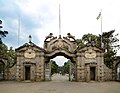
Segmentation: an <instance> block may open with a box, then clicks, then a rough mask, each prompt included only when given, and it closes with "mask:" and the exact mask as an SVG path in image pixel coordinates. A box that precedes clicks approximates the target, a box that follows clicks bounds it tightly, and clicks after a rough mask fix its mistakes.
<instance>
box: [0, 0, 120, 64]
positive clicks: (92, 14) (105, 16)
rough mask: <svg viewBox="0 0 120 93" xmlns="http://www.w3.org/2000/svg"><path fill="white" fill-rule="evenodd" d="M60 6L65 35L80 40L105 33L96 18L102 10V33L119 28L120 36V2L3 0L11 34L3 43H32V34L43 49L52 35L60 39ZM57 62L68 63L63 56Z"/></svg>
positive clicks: (1, 14)
mask: <svg viewBox="0 0 120 93" xmlns="http://www.w3.org/2000/svg"><path fill="white" fill-rule="evenodd" d="M59 4H60V11H61V12H60V15H61V35H62V36H67V33H71V34H72V35H73V36H75V38H76V39H80V38H82V36H83V35H84V34H87V33H92V34H95V35H98V34H101V20H100V19H99V20H97V19H96V17H97V16H98V15H99V12H100V11H101V10H102V31H103V32H108V31H110V30H113V29H115V33H116V34H117V33H119V31H120V11H119V10H120V5H119V4H120V1H119V0H0V19H1V20H2V21H3V27H4V28H2V30H7V31H8V33H9V34H8V35H7V37H6V38H4V39H3V42H4V43H5V44H6V45H7V46H9V47H10V46H12V47H13V48H17V47H19V46H21V45H23V44H24V43H26V42H28V36H29V35H31V36H32V42H34V43H35V44H37V45H38V46H40V47H43V44H44V40H45V37H46V36H47V35H48V34H49V33H53V35H54V36H59ZM19 31H20V32H19ZM18 32H19V39H18ZM118 39H120V35H119V36H118ZM117 54H118V55H120V51H118V53H117ZM55 60H57V61H58V64H60V65H63V63H62V62H63V61H65V62H66V61H67V59H63V58H61V57H58V58H57V57H56V59H55ZM61 60H62V62H60V61H61Z"/></svg>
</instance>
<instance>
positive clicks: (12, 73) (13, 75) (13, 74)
mask: <svg viewBox="0 0 120 93" xmlns="http://www.w3.org/2000/svg"><path fill="white" fill-rule="evenodd" d="M15 79H16V65H14V66H13V67H12V68H9V80H15Z"/></svg>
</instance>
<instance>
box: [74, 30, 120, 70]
mask: <svg viewBox="0 0 120 93" xmlns="http://www.w3.org/2000/svg"><path fill="white" fill-rule="evenodd" d="M114 33H115V30H111V31H108V32H103V33H102V35H98V36H97V35H93V34H90V33H88V34H85V35H83V37H82V39H77V40H76V41H77V45H78V46H79V47H80V46H85V45H86V44H87V43H91V44H94V45H95V46H97V47H102V48H103V49H104V62H105V64H106V66H108V67H109V68H111V67H112V64H113V61H114V58H115V56H116V54H117V50H118V49H119V48H120V45H119V44H118V42H119V39H118V38H117V36H118V34H115V35H114ZM101 36H102V38H101ZM101 41H102V44H103V46H102V44H101Z"/></svg>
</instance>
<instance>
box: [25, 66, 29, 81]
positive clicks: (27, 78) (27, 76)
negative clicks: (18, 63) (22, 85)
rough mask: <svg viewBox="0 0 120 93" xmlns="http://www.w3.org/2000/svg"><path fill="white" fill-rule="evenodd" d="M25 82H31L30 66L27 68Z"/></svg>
mask: <svg viewBox="0 0 120 93" xmlns="http://www.w3.org/2000/svg"><path fill="white" fill-rule="evenodd" d="M25 80H30V66H25Z"/></svg>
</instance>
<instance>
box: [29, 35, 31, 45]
mask: <svg viewBox="0 0 120 93" xmlns="http://www.w3.org/2000/svg"><path fill="white" fill-rule="evenodd" d="M31 40H32V36H31V35H29V43H31Z"/></svg>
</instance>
